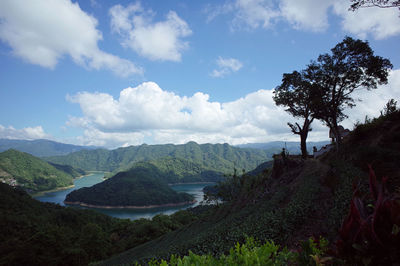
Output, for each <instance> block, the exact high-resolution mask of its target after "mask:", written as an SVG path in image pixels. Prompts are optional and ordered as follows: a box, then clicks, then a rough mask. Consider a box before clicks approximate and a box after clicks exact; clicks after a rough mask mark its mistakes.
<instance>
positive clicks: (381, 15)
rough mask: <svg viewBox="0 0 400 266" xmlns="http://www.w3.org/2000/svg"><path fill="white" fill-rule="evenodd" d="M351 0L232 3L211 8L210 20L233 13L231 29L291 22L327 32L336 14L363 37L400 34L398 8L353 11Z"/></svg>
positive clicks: (235, 0) (296, 26) (238, 0)
mask: <svg viewBox="0 0 400 266" xmlns="http://www.w3.org/2000/svg"><path fill="white" fill-rule="evenodd" d="M349 7H350V1H348V0H336V1H335V0H323V1H321V0H279V1H275V2H274V1H269V0H232V1H229V2H227V3H225V4H223V5H220V6H215V7H214V8H211V7H210V6H208V7H207V9H206V12H207V21H208V22H209V21H211V20H213V19H214V18H215V17H216V16H219V15H226V14H230V13H231V14H233V19H232V26H231V29H237V28H239V29H240V28H243V25H246V26H247V28H251V29H256V28H271V27H272V26H273V25H274V24H275V23H276V22H278V21H285V22H287V23H289V24H290V25H291V26H292V27H293V28H294V29H296V30H305V31H313V32H321V31H325V30H326V29H328V27H329V20H328V17H329V15H331V14H334V15H336V16H337V17H338V18H339V19H340V21H341V25H342V29H343V30H344V31H345V32H347V33H350V34H355V35H357V36H358V37H360V38H366V37H367V36H368V35H371V36H373V37H374V38H375V39H385V38H388V37H391V36H396V35H399V34H400V18H399V12H398V9H396V8H361V9H359V10H357V11H356V12H352V11H349Z"/></svg>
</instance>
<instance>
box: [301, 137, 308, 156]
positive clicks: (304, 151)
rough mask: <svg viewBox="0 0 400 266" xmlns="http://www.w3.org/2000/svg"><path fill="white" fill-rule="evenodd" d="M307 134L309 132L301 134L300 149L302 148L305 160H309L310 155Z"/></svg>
mask: <svg viewBox="0 0 400 266" xmlns="http://www.w3.org/2000/svg"><path fill="white" fill-rule="evenodd" d="M307 133H308V132H305V134H304V132H302V134H300V148H301V157H302V158H303V159H307V156H308V153H307V141H306V140H307Z"/></svg>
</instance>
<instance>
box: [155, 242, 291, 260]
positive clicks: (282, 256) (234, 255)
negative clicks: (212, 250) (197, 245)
mask: <svg viewBox="0 0 400 266" xmlns="http://www.w3.org/2000/svg"><path fill="white" fill-rule="evenodd" d="M293 261H294V254H293V253H292V252H290V251H288V250H287V249H283V250H279V246H278V245H276V244H274V242H273V241H267V242H266V243H265V244H263V245H261V244H260V243H259V242H257V241H255V240H254V239H253V238H251V237H250V238H247V239H246V242H245V243H244V244H242V245H240V244H239V243H236V245H235V247H233V248H231V249H230V250H229V254H228V255H224V254H223V255H221V256H219V257H214V256H212V255H196V254H194V253H193V252H191V251H189V255H187V256H184V257H182V258H181V257H178V256H175V255H172V256H171V258H170V260H169V261H168V262H167V261H165V260H161V261H156V260H152V261H150V263H149V265H150V266H157V265H161V266H164V265H165V266H166V265H171V266H174V265H210V266H214V265H216V266H218V265H221V266H225V265H247V266H253V265H288V264H289V263H291V262H293Z"/></svg>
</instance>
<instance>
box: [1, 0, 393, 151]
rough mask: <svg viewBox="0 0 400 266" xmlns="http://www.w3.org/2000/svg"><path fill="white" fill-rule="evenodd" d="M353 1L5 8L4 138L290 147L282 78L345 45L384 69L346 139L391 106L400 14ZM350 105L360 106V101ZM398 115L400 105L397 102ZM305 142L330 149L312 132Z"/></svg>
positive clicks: (322, 129) (9, 3) (348, 123)
mask: <svg viewBox="0 0 400 266" xmlns="http://www.w3.org/2000/svg"><path fill="white" fill-rule="evenodd" d="M349 6H350V1H349V0H324V1H321V0H221V1H216V0H208V1H207V0H202V1H188V0H186V1H184V0H163V1H160V0H146V1H144V0H142V1H122V0H120V1H116V0H107V1H105V0H104V1H101V0H78V1H71V0H30V1H26V0H2V1H0V138H9V139H43V138H45V139H51V140H55V141H59V142H64V143H72V144H79V145H95V146H103V147H107V148H115V147H120V146H128V145H140V144H142V143H147V144H164V143H175V144H181V143H186V142H188V141H196V142H198V143H229V144H232V145H237V144H243V143H261V142H268V141H276V140H282V141H298V136H295V135H293V134H292V133H291V132H290V129H289V127H288V126H287V122H296V121H297V120H295V119H294V118H293V117H291V116H290V115H289V114H287V113H286V112H285V111H284V108H282V107H277V106H276V105H275V104H274V101H273V100H272V95H273V89H274V88H275V87H276V86H278V85H280V83H281V81H282V75H283V74H284V73H291V72H292V71H294V70H298V71H300V70H302V69H304V68H306V66H307V64H309V63H310V61H311V60H316V59H317V57H318V55H320V54H323V53H329V52H330V49H331V48H333V47H334V46H335V45H336V44H337V43H339V42H341V41H342V40H343V39H344V37H345V36H350V37H353V38H356V39H357V38H358V39H362V40H365V41H368V42H369V45H370V46H371V48H372V49H373V50H374V52H375V54H376V55H379V56H382V57H385V58H388V59H389V60H390V61H391V63H392V64H393V70H392V71H391V72H390V76H389V83H388V84H387V85H382V86H380V87H379V88H378V89H377V90H373V91H367V90H358V91H356V92H355V93H354V95H353V96H354V98H356V99H357V102H356V104H357V106H356V107H355V108H353V109H348V110H346V114H347V115H348V116H349V118H348V119H346V120H345V121H343V123H342V124H343V125H344V126H345V127H347V128H349V129H352V128H353V127H354V124H355V123H357V121H364V119H365V116H368V117H376V116H378V115H379V111H380V110H382V109H383V107H384V105H385V103H386V102H387V101H388V100H389V99H391V98H394V99H395V100H400V51H399V44H400V11H399V10H398V9H396V8H388V9H380V8H364V9H359V10H357V11H356V12H352V11H349V10H348V8H349ZM358 100H360V101H358ZM399 104H400V101H399ZM312 128H313V131H312V132H310V134H309V138H308V140H312V141H319V140H327V139H328V129H327V128H326V126H324V125H323V124H322V123H321V122H319V121H315V122H314V123H313V124H312Z"/></svg>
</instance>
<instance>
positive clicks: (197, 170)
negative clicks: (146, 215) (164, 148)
mask: <svg viewBox="0 0 400 266" xmlns="http://www.w3.org/2000/svg"><path fill="white" fill-rule="evenodd" d="M139 166H140V167H147V168H154V167H156V168H157V169H158V170H159V171H160V172H162V173H163V180H164V181H165V182H168V183H186V182H217V181H219V180H221V178H222V173H221V172H220V171H215V170H210V169H207V168H205V167H204V166H202V165H201V164H199V163H195V162H192V161H189V160H186V159H182V158H173V157H163V158H160V159H157V160H152V161H146V162H138V163H135V164H134V165H133V167H131V168H134V167H139Z"/></svg>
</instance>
